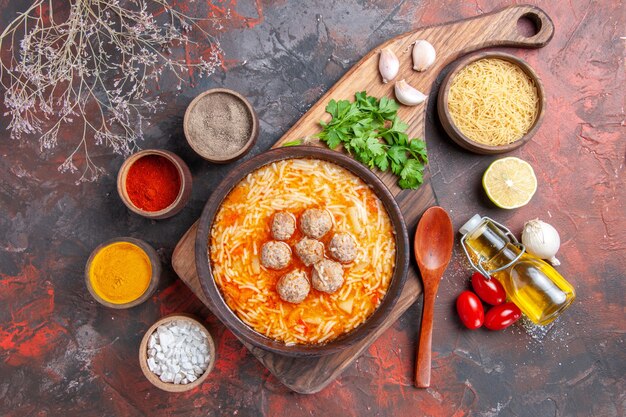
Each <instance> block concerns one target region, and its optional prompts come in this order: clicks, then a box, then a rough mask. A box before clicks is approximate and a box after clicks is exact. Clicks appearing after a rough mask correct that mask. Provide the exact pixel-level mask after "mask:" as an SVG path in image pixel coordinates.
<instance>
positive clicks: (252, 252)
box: [208, 159, 396, 345]
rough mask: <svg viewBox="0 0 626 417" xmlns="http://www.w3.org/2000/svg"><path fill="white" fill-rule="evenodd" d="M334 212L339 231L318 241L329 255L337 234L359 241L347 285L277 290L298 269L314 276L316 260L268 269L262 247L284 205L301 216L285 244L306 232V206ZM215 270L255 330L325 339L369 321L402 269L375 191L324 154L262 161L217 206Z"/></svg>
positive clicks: (346, 268)
mask: <svg viewBox="0 0 626 417" xmlns="http://www.w3.org/2000/svg"><path fill="white" fill-rule="evenodd" d="M310 209H321V210H324V211H327V212H328V213H330V215H331V218H332V230H331V232H329V233H327V234H326V235H324V236H323V237H320V238H319V241H320V242H321V243H322V244H323V245H324V247H325V252H324V258H327V257H329V256H330V254H329V251H328V247H329V243H330V240H331V237H332V236H333V234H337V233H339V234H349V235H350V236H353V237H354V239H355V240H356V242H357V252H356V258H355V259H354V260H351V262H349V263H344V264H342V268H343V284H342V285H341V287H340V288H339V289H338V290H336V291H335V292H333V293H328V292H324V291H318V290H317V289H315V288H313V287H311V289H310V292H309V293H308V295H307V296H306V298H304V300H303V301H301V302H299V303H297V304H294V303H291V302H287V301H284V300H283V299H281V297H280V296H279V294H278V291H277V283H278V281H279V280H280V279H281V277H283V276H285V275H286V274H289V273H291V272H293V271H304V273H305V274H306V275H307V279H309V281H310V280H311V276H312V269H313V268H312V267H311V266H310V265H305V264H304V263H303V262H302V260H301V259H299V258H298V256H292V258H291V260H290V263H289V265H288V266H287V267H284V268H283V269H280V270H275V269H270V268H266V267H265V266H264V265H263V262H262V259H261V248H262V246H263V245H264V244H265V243H266V242H269V241H272V239H273V237H272V231H271V221H272V218H273V216H274V215H275V214H276V213H278V212H288V213H290V214H292V215H293V216H295V218H297V219H298V227H296V229H295V231H294V232H293V234H292V235H291V236H290V237H288V238H286V239H285V241H284V243H286V244H287V245H289V246H290V247H291V248H294V247H295V245H296V244H297V243H298V242H299V241H300V240H301V239H302V238H303V237H304V235H303V232H302V230H301V227H300V226H301V224H300V219H301V216H302V213H303V212H305V210H310ZM208 244H209V247H208V255H209V260H210V263H211V267H212V275H213V277H214V279H215V281H216V284H217V287H218V288H219V290H220V293H221V295H222V297H223V298H224V300H225V301H226V304H228V306H229V307H230V308H231V309H232V310H233V311H234V312H235V314H236V315H237V316H238V317H239V318H240V319H241V320H242V321H243V322H244V323H246V324H247V325H248V326H250V327H251V328H252V329H254V330H255V331H256V332H258V333H260V334H263V335H265V336H266V337H268V338H271V339H274V340H277V341H281V342H284V343H285V344H287V345H291V344H322V343H326V342H329V341H331V340H333V339H335V338H337V337H339V336H341V335H342V334H345V333H347V332H349V331H351V330H353V329H355V328H356V327H358V326H359V325H361V324H362V323H363V322H365V321H366V320H367V318H368V317H369V316H371V315H372V313H373V312H374V311H376V309H377V308H378V306H379V305H380V303H381V301H382V300H383V298H384V296H385V294H386V292H387V288H388V287H389V283H390V281H391V278H392V275H393V272H394V268H395V255H396V243H395V234H394V231H393V226H392V223H391V221H390V219H389V216H388V214H387V212H386V210H385V207H384V205H383V203H382V202H381V201H380V199H379V198H378V197H377V196H376V194H375V193H374V191H373V190H372V189H371V188H370V187H369V186H368V185H367V184H365V183H364V182H363V180H361V179H360V178H359V177H357V176H356V175H354V174H353V173H351V172H350V171H348V170H346V169H344V168H342V167H340V166H338V165H336V164H334V163H332V162H327V161H323V160H319V159H288V160H282V161H278V162H274V163H272V164H269V165H266V166H263V167H261V168H259V169H257V170H256V171H254V172H252V173H250V174H249V175H248V176H247V177H246V178H244V179H243V180H242V181H240V182H239V184H237V185H236V186H235V187H234V188H233V189H232V191H231V192H230V193H229V194H228V196H227V197H226V198H225V199H224V201H223V203H222V205H221V207H220V208H219V210H218V211H217V214H216V216H215V220H214V222H213V226H212V229H211V231H210V237H209V242H208Z"/></svg>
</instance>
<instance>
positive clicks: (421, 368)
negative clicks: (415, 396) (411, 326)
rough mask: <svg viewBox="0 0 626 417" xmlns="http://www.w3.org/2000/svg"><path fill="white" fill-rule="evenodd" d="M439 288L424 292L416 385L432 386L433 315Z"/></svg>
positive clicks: (416, 364) (416, 362) (416, 361)
mask: <svg viewBox="0 0 626 417" xmlns="http://www.w3.org/2000/svg"><path fill="white" fill-rule="evenodd" d="M436 294H437V290H435V291H425V292H424V308H423V309H422V325H421V328H420V340H419V345H418V347H417V358H416V360H415V386H416V387H417V388H428V387H429V386H430V354H431V346H432V339H433V315H434V310H435V298H436Z"/></svg>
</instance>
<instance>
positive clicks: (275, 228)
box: [272, 211, 296, 240]
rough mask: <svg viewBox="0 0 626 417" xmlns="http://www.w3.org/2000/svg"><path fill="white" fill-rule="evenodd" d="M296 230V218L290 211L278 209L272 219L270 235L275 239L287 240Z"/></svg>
mask: <svg viewBox="0 0 626 417" xmlns="http://www.w3.org/2000/svg"><path fill="white" fill-rule="evenodd" d="M295 231H296V218H295V217H294V215H293V214H291V213H286V212H284V211H279V212H278V213H276V214H274V218H273V219H272V236H274V239H276V240H287V239H289V238H290V237H291V235H293V232H295Z"/></svg>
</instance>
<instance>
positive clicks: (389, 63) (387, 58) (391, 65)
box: [378, 48, 400, 84]
mask: <svg viewBox="0 0 626 417" xmlns="http://www.w3.org/2000/svg"><path fill="white" fill-rule="evenodd" d="M399 69H400V61H398V57H397V56H396V54H394V53H393V51H392V50H391V49H389V48H385V49H383V50H382V51H380V59H379V60H378V71H380V75H382V77H383V82H384V83H385V84H386V83H387V82H389V81H391V80H393V79H394V78H396V75H398V70H399Z"/></svg>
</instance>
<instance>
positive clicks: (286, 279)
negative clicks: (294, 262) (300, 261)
mask: <svg viewBox="0 0 626 417" xmlns="http://www.w3.org/2000/svg"><path fill="white" fill-rule="evenodd" d="M310 290H311V284H309V280H308V279H307V276H306V273H305V272H304V271H300V270H295V271H291V272H289V273H287V274H285V275H283V276H282V277H281V278H280V279H279V280H278V283H277V284H276V291H277V292H278V295H279V296H280V298H281V299H282V300H284V301H287V302H288V303H294V304H298V303H301V302H302V301H304V299H305V298H306V296H307V295H309V291H310Z"/></svg>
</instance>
